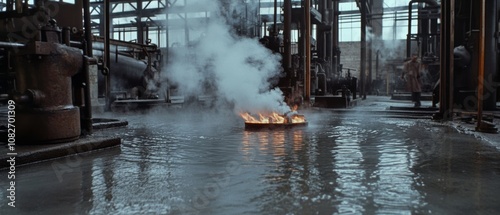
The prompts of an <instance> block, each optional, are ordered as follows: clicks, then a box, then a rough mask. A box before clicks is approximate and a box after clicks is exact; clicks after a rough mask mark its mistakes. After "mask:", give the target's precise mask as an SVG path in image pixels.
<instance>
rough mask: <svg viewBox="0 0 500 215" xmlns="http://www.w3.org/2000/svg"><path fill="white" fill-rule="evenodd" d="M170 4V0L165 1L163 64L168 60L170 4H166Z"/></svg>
mask: <svg viewBox="0 0 500 215" xmlns="http://www.w3.org/2000/svg"><path fill="white" fill-rule="evenodd" d="M168 4H170V1H169V0H167V1H166V2H165V22H166V23H165V64H167V63H168V60H169V50H168V49H169V46H170V43H169V42H170V41H169V33H170V29H169V27H168V25H169V18H168V15H169V14H170V12H169V8H170V6H169V5H168Z"/></svg>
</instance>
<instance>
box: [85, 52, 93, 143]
mask: <svg viewBox="0 0 500 215" xmlns="http://www.w3.org/2000/svg"><path fill="white" fill-rule="evenodd" d="M91 60H93V58H91V57H88V56H86V57H84V61H83V66H84V69H83V72H84V74H83V75H84V76H85V83H86V84H85V87H84V94H83V95H84V100H85V110H84V111H85V113H84V117H83V129H85V130H86V131H87V134H92V132H93V127H92V123H93V122H92V99H91V95H90V93H91V92H90V61H91Z"/></svg>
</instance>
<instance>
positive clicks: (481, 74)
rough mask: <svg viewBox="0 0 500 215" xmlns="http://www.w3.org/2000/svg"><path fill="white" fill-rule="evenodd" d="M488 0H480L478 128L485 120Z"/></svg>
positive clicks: (477, 128)
mask: <svg viewBox="0 0 500 215" xmlns="http://www.w3.org/2000/svg"><path fill="white" fill-rule="evenodd" d="M485 1H486V0H480V4H481V5H480V10H479V11H480V13H479V20H480V21H479V61H478V63H479V68H478V78H477V79H478V85H477V86H478V87H477V126H476V130H479V129H480V128H481V123H482V121H483V92H484V59H485V58H484V35H485V13H486V10H485V5H486V3H485Z"/></svg>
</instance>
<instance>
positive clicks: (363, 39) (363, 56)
mask: <svg viewBox="0 0 500 215" xmlns="http://www.w3.org/2000/svg"><path fill="white" fill-rule="evenodd" d="M366 9H367V8H366V0H361V62H360V67H361V68H360V69H361V71H360V75H359V76H361V77H360V78H361V81H360V82H361V83H360V84H361V96H362V98H363V99H366V91H365V90H366V89H365V87H366V78H365V74H366V73H365V70H366V22H367V21H366Z"/></svg>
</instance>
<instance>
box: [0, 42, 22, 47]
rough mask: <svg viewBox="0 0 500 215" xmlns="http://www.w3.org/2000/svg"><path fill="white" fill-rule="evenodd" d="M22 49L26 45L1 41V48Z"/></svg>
mask: <svg viewBox="0 0 500 215" xmlns="http://www.w3.org/2000/svg"><path fill="white" fill-rule="evenodd" d="M21 47H24V44H22V43H13V42H2V41H0V48H21Z"/></svg>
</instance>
